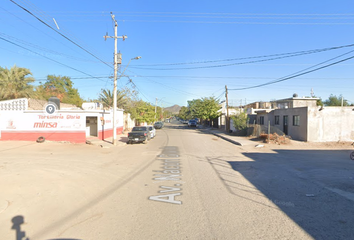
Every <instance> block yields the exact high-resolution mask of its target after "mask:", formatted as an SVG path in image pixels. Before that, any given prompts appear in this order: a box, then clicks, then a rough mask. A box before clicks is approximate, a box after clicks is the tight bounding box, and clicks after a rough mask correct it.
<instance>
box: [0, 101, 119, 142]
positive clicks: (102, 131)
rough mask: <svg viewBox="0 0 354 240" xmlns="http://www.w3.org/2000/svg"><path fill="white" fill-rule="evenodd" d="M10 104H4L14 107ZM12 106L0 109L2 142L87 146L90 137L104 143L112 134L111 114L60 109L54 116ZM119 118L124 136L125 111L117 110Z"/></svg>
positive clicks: (107, 112) (117, 121) (117, 129)
mask: <svg viewBox="0 0 354 240" xmlns="http://www.w3.org/2000/svg"><path fill="white" fill-rule="evenodd" d="M11 101H12V102H13V101H16V100H11ZM11 101H2V102H1V103H4V102H9V103H8V104H11V103H12V102H11ZM0 105H1V104H0ZM24 105H26V103H24ZM10 106H11V105H8V106H6V107H3V106H0V141H8V140H17V141H18V140H22V141H36V140H37V139H38V138H39V137H44V138H45V139H46V140H49V141H68V142H73V143H85V142H86V138H88V137H98V138H99V139H102V140H103V139H106V138H109V137H112V135H113V112H111V111H104V110H57V111H56V112H55V113H54V114H47V113H46V112H45V111H44V110H26V109H27V108H26V107H24V109H21V108H20V107H19V108H17V109H16V105H12V107H10ZM14 106H15V107H14ZM116 116H117V117H116V126H117V127H116V131H117V134H121V133H122V132H123V124H124V121H123V110H118V111H117V114H116Z"/></svg>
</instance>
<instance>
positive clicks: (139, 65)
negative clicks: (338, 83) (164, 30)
mask: <svg viewBox="0 0 354 240" xmlns="http://www.w3.org/2000/svg"><path fill="white" fill-rule="evenodd" d="M353 46H354V44H347V45H341V46H335V47H327V48H320V49H312V50H303V51H297V52H288V53H276V54H269V55H260V56H252V57H242V58H228V59H222V60H209V61H193V62H186V63H183V62H182V63H162V64H161V63H160V64H138V65H134V66H138V67H141V66H171V65H172V66H173V65H190V64H202V63H215V62H230V61H237V60H247V59H257V58H268V57H277V56H284V55H291V56H290V57H292V56H299V55H302V54H303V55H306V54H312V53H318V52H325V51H330V50H337V49H341V48H347V47H353ZM131 67H132V66H131Z"/></svg>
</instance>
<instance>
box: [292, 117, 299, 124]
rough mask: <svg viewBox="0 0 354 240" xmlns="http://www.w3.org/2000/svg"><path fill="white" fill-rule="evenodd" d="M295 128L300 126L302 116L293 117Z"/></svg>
mask: <svg viewBox="0 0 354 240" xmlns="http://www.w3.org/2000/svg"><path fill="white" fill-rule="evenodd" d="M293 126H300V116H299V115H294V116H293Z"/></svg>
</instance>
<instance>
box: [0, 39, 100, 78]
mask: <svg viewBox="0 0 354 240" xmlns="http://www.w3.org/2000/svg"><path fill="white" fill-rule="evenodd" d="M0 39H1V40H3V41H5V42H8V43H10V44H13V45H15V46H17V47H20V48H23V49H25V50H27V51H30V52H32V53H34V54H37V55H40V56H42V57H44V58H46V59H48V60H50V61H53V62H55V63H57V64H60V65H62V66H64V67H67V68H70V69H72V70H74V71H77V72H79V73H82V74H85V75H87V76H90V77H92V78H95V79H98V80H100V81H103V80H101V79H100V78H98V77H95V76H92V75H90V74H88V73H86V72H83V71H81V70H79V69H77V68H74V67H71V66H69V65H66V64H64V63H61V62H59V61H57V60H54V59H52V58H49V57H47V56H45V55H43V54H40V53H37V52H34V51H32V50H31V49H29V48H26V47H23V46H21V45H19V44H17V43H14V42H12V41H10V40H7V39H5V38H3V37H0ZM104 82H105V81H104Z"/></svg>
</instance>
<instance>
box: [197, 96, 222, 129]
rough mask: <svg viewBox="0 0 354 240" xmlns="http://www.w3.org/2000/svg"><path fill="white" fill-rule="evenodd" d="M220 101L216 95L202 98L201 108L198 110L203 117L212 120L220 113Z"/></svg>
mask: <svg viewBox="0 0 354 240" xmlns="http://www.w3.org/2000/svg"><path fill="white" fill-rule="evenodd" d="M219 109H220V106H219V101H218V100H217V99H216V98H214V97H208V98H202V101H201V103H200V109H199V110H198V112H199V116H200V118H201V119H207V120H209V121H210V123H211V120H213V119H215V118H217V117H218V116H219V115H220V114H219V113H218V110H219Z"/></svg>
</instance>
